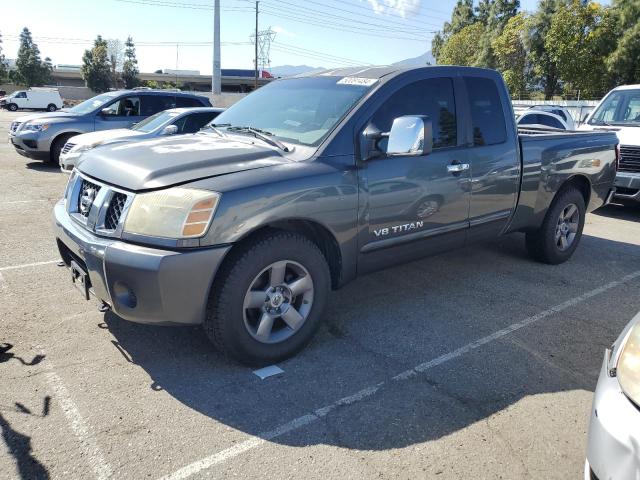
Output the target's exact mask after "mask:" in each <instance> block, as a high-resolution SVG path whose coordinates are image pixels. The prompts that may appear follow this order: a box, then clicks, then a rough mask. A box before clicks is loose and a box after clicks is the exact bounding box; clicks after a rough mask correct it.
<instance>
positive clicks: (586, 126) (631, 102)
mask: <svg viewBox="0 0 640 480" xmlns="http://www.w3.org/2000/svg"><path fill="white" fill-rule="evenodd" d="M580 130H608V131H615V132H616V135H617V136H618V139H619V140H620V160H619V164H618V173H617V175H616V182H615V186H616V197H617V198H619V199H621V200H634V201H636V202H640V85H625V86H622V87H617V88H614V89H613V90H611V91H610V92H609V93H608V94H607V95H606V96H605V97H604V98H603V99H602V100H601V101H600V103H599V104H598V106H597V107H596V108H595V109H594V110H593V112H591V114H590V115H589V116H588V117H587V120H586V121H585V122H584V123H583V124H582V125H581V126H580Z"/></svg>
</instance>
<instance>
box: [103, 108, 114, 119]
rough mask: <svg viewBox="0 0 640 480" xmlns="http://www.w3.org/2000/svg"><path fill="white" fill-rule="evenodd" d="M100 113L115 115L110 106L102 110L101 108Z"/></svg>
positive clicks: (105, 115)
mask: <svg viewBox="0 0 640 480" xmlns="http://www.w3.org/2000/svg"><path fill="white" fill-rule="evenodd" d="M100 115H102V116H103V117H108V116H110V115H113V110H111V109H110V108H109V107H107V108H103V109H102V110H100Z"/></svg>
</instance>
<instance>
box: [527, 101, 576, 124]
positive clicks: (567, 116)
mask: <svg viewBox="0 0 640 480" xmlns="http://www.w3.org/2000/svg"><path fill="white" fill-rule="evenodd" d="M529 110H537V111H539V112H549V113H553V114H554V115H557V116H559V117H560V118H561V119H562V121H563V122H564V123H566V125H567V130H575V129H576V124H575V122H574V121H573V117H572V116H571V113H570V112H569V110H568V109H567V108H566V107H563V106H562V105H548V104H540V105H532V106H531V107H529Z"/></svg>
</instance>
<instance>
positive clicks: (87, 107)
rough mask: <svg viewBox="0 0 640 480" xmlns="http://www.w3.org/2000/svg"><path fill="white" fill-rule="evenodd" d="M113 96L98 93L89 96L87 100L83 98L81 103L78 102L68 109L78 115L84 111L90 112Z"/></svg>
mask: <svg viewBox="0 0 640 480" xmlns="http://www.w3.org/2000/svg"><path fill="white" fill-rule="evenodd" d="M113 98H114V97H113V95H98V96H96V97H93V98H90V99H89V100H85V101H84V102H82V103H79V104H78V105H76V106H75V107H73V108H70V109H69V110H68V111H69V112H71V113H75V114H78V115H84V114H85V113H90V112H93V111H94V110H97V109H98V108H100V107H102V106H103V105H104V104H105V103H107V102H110V101H111V100H113Z"/></svg>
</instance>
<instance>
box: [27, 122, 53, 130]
mask: <svg viewBox="0 0 640 480" xmlns="http://www.w3.org/2000/svg"><path fill="white" fill-rule="evenodd" d="M47 128H49V124H48V123H26V124H24V125H23V127H22V130H23V131H25V132H44V131H45V130H46V129H47Z"/></svg>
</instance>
